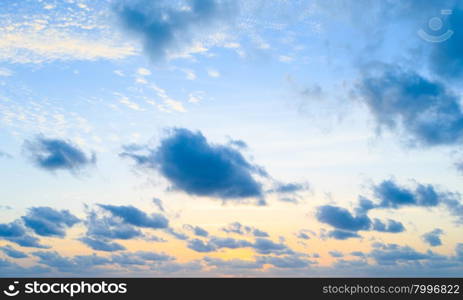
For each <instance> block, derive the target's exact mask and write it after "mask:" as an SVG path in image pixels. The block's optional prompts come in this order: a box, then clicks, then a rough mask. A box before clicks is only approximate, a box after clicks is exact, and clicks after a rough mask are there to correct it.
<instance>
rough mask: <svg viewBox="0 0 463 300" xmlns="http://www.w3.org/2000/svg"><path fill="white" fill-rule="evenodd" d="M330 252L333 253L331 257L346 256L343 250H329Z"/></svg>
mask: <svg viewBox="0 0 463 300" xmlns="http://www.w3.org/2000/svg"><path fill="white" fill-rule="evenodd" d="M328 253H329V254H330V255H331V257H344V254H343V253H342V252H339V251H336V250H333V251H329V252H328Z"/></svg>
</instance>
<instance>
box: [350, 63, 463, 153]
mask: <svg viewBox="0 0 463 300" xmlns="http://www.w3.org/2000/svg"><path fill="white" fill-rule="evenodd" d="M357 91H358V92H359V94H360V96H361V98H362V100H363V101H364V103H365V104H366V105H367V106H368V108H369V110H370V111H371V113H372V114H373V115H374V117H375V119H376V123H377V125H378V129H379V130H381V129H382V128H387V129H390V130H403V131H404V132H406V133H407V136H408V137H409V138H410V142H412V143H415V144H418V145H422V146H437V145H455V144H459V143H461V142H462V140H463V112H462V110H461V107H460V104H459V101H460V99H459V97H457V96H456V95H455V94H453V93H452V92H451V91H449V90H448V89H447V88H446V87H445V86H444V85H443V84H441V83H439V82H437V81H431V80H428V79H426V78H424V77H422V76H420V75H419V74H417V73H415V72H413V71H405V70H403V69H401V68H400V67H397V66H391V65H382V66H378V67H376V68H373V67H370V68H369V72H367V73H365V74H364V75H363V78H362V79H361V83H360V85H359V87H358V90H357Z"/></svg>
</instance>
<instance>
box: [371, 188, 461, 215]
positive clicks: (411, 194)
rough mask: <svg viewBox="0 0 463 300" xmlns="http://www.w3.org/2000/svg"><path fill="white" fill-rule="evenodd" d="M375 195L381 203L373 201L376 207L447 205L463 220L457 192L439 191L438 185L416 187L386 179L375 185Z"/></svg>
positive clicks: (453, 213)
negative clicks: (405, 185)
mask: <svg viewBox="0 0 463 300" xmlns="http://www.w3.org/2000/svg"><path fill="white" fill-rule="evenodd" d="M373 192H374V196H375V197H376V198H377V199H378V200H379V203H373V202H372V203H373V204H372V205H373V207H372V208H370V209H373V208H376V209H384V208H391V209H398V208H400V207H403V206H420V207H435V206H444V207H447V210H448V212H449V213H450V214H451V215H454V216H455V217H457V218H458V221H459V222H463V203H462V201H461V197H460V195H459V194H457V193H451V192H446V191H439V190H438V188H437V187H435V186H433V185H430V184H427V185H424V184H421V183H417V184H416V186H415V187H414V188H410V187H404V186H400V185H399V184H397V183H396V182H395V181H393V180H385V181H383V182H381V183H380V184H378V185H376V186H374V187H373Z"/></svg>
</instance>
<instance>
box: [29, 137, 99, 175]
mask: <svg viewBox="0 0 463 300" xmlns="http://www.w3.org/2000/svg"><path fill="white" fill-rule="evenodd" d="M24 149H25V151H26V152H27V153H28V155H29V157H30V158H31V160H32V161H33V162H34V164H35V165H36V166H37V167H39V168H41V169H44V170H47V171H56V170H68V171H71V172H77V171H79V170H80V169H82V168H84V167H87V166H89V165H93V164H95V162H96V156H95V154H92V155H91V156H88V155H87V154H85V153H84V152H83V151H82V150H81V149H80V148H79V147H78V146H76V145H74V144H73V143H72V142H70V141H65V140H60V139H49V138H45V137H42V136H38V137H37V138H36V139H34V140H28V141H25V143H24Z"/></svg>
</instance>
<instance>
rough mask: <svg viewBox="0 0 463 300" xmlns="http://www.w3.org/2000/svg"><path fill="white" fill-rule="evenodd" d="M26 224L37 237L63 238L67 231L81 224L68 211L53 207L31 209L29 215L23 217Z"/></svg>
mask: <svg viewBox="0 0 463 300" xmlns="http://www.w3.org/2000/svg"><path fill="white" fill-rule="evenodd" d="M22 220H23V221H24V224H25V225H26V226H27V227H29V228H30V229H32V230H33V231H34V232H35V233H36V234H37V235H41V236H55V237H60V238H63V237H64V236H65V234H66V233H65V230H66V229H67V228H70V227H72V226H74V225H75V224H77V223H78V222H80V220H79V219H78V218H77V217H76V216H74V215H73V214H71V213H70V212H69V211H68V210H61V211H58V210H55V209H53V208H51V207H32V208H29V211H28V213H27V215H25V216H23V217H22Z"/></svg>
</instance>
